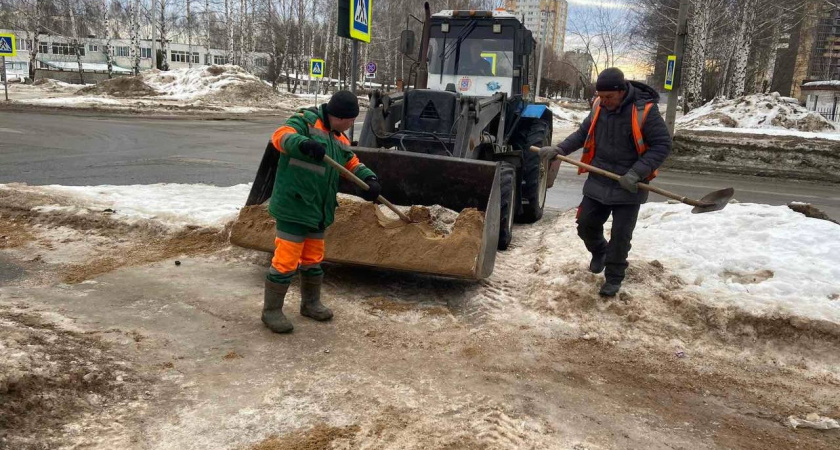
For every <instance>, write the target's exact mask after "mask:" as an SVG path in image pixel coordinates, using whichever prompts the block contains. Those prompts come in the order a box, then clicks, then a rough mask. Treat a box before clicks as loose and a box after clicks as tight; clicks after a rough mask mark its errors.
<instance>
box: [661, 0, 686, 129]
mask: <svg viewBox="0 0 840 450" xmlns="http://www.w3.org/2000/svg"><path fill="white" fill-rule="evenodd" d="M688 2H689V0H680V12H679V15H678V16H677V40H676V42H675V43H674V54H675V55H677V62H676V64H675V65H674V84H673V88H672V89H671V93H670V94H669V95H668V109H667V110H666V111H665V123H666V124H667V125H668V132H669V133H670V134H671V137H672V138H673V137H674V123H675V122H676V119H677V100H678V98H679V96H680V87H681V86H682V64H683V50H684V49H685V35H686V34H687V33H688Z"/></svg>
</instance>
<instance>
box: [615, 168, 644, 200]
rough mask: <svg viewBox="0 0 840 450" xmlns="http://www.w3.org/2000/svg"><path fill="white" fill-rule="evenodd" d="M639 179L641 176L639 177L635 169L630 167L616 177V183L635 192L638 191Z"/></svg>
mask: <svg viewBox="0 0 840 450" xmlns="http://www.w3.org/2000/svg"><path fill="white" fill-rule="evenodd" d="M641 179H642V177H640V176H639V174H638V173H636V171H634V170H633V169H630V170H628V171H627V173H625V174H624V175H622V176H621V178H619V179H618V184H620V185H621V187H623V188H624V189H625V190H628V191H630V192H632V193H634V194H635V193H636V192H639V180H641Z"/></svg>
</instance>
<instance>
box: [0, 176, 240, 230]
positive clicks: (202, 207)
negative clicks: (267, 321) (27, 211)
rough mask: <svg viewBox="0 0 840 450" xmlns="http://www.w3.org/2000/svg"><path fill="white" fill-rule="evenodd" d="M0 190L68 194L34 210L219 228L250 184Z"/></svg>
mask: <svg viewBox="0 0 840 450" xmlns="http://www.w3.org/2000/svg"><path fill="white" fill-rule="evenodd" d="M0 190H21V191H24V192H33V193H40V194H47V195H54V194H58V195H60V196H62V197H70V198H71V199H72V202H71V203H72V204H70V205H56V206H41V207H38V208H36V210H37V211H41V212H49V211H54V210H61V211H70V212H73V213H75V214H85V213H87V212H90V211H97V212H101V211H104V210H106V209H110V210H112V211H114V213H113V216H112V217H113V218H116V219H120V220H125V221H127V222H132V221H136V220H149V219H151V220H155V221H158V222H161V223H162V224H164V225H167V226H171V227H176V228H178V227H183V226H188V225H191V226H200V227H217V228H221V227H223V226H224V225H225V224H226V223H228V222H230V221H231V220H233V219H235V218H236V215H237V213H238V212H239V209H240V208H241V207H242V206H243V205H244V204H245V200H246V199H247V198H248V193H249V192H250V190H251V185H250V184H238V185H235V186H229V187H217V186H210V185H206V184H170V183H161V184H151V185H128V186H111V185H102V186H59V185H50V186H21V185H3V184H0Z"/></svg>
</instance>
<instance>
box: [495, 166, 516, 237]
mask: <svg viewBox="0 0 840 450" xmlns="http://www.w3.org/2000/svg"><path fill="white" fill-rule="evenodd" d="M499 187H500V192H501V197H502V198H501V203H500V207H499V213H500V214H499V216H500V218H501V222H500V224H499V245H498V246H497V248H498V249H499V250H507V248H508V246H509V245H510V241H511V239H512V238H513V217H514V216H515V215H516V200H517V192H516V191H517V183H516V168H515V167H513V165H511V164H508V163H502V168H501V171H500V177H499Z"/></svg>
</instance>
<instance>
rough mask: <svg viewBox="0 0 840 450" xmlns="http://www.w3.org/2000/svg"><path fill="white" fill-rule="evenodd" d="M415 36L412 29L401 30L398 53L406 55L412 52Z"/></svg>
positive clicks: (410, 54)
mask: <svg viewBox="0 0 840 450" xmlns="http://www.w3.org/2000/svg"><path fill="white" fill-rule="evenodd" d="M415 44H416V42H415V37H414V31H413V30H403V31H402V33H400V53H402V54H403V55H406V56H409V57H410V56H412V55H413V54H414V45H415Z"/></svg>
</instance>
